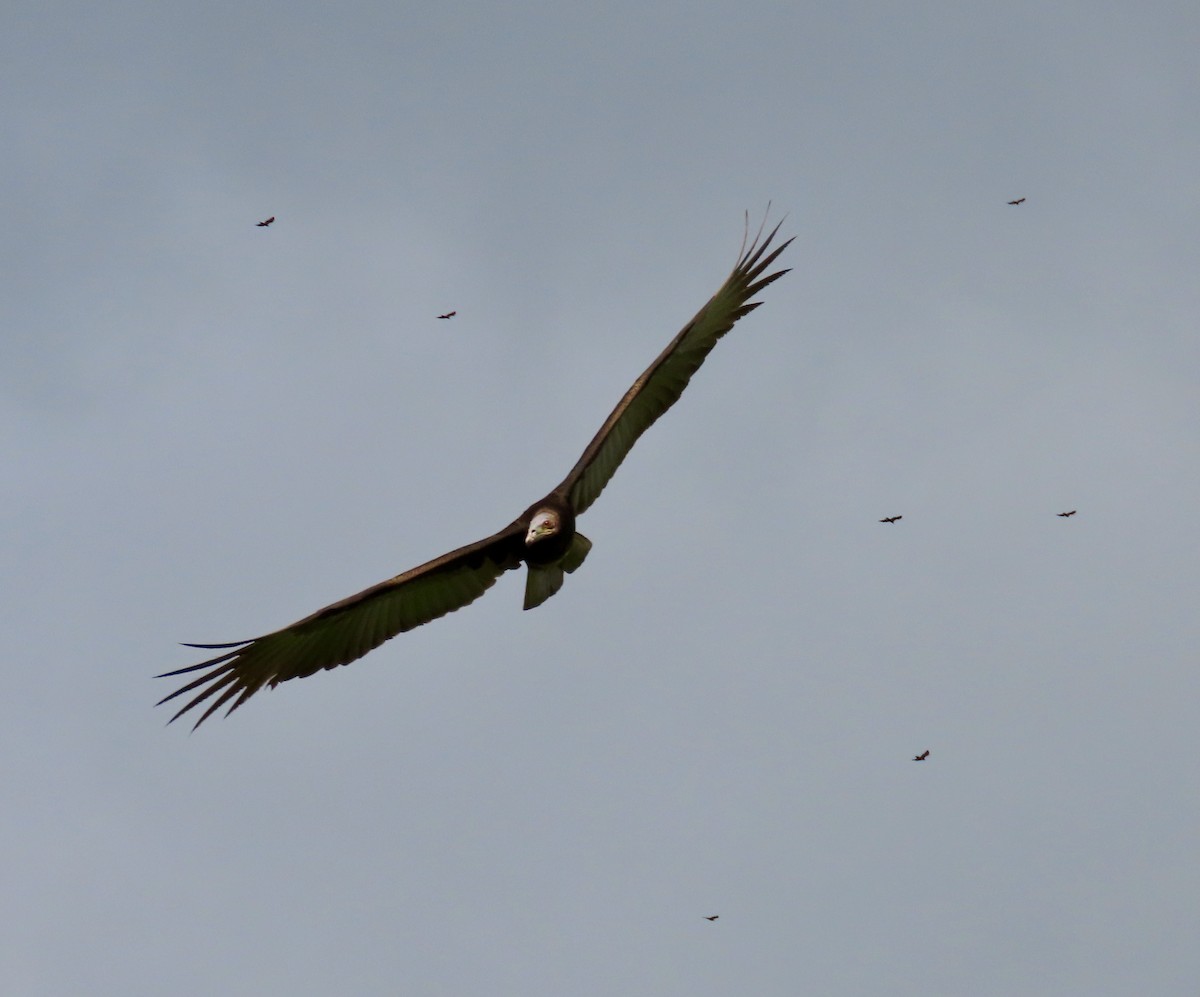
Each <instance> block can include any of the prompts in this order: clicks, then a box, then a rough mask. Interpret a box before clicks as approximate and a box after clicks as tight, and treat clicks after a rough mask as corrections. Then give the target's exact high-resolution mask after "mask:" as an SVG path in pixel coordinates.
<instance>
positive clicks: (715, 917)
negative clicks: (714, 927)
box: [704, 914, 721, 921]
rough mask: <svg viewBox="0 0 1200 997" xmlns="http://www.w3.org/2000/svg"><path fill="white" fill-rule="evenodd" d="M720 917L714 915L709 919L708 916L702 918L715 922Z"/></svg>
mask: <svg viewBox="0 0 1200 997" xmlns="http://www.w3.org/2000/svg"><path fill="white" fill-rule="evenodd" d="M720 916H721V915H720V914H714V915H713V916H712V917H709V916H708V915H705V917H704V920H706V921H715V920H716V919H717V918H718V917H720Z"/></svg>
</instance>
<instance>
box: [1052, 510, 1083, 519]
mask: <svg viewBox="0 0 1200 997" xmlns="http://www.w3.org/2000/svg"><path fill="white" fill-rule="evenodd" d="M1078 511H1079V510H1078V509H1072V510H1071V511H1070V512H1060V513H1057V514H1056V515H1059V516H1062V518H1063V519H1066V518H1067V517H1068V516H1074V515H1075V513H1077V512H1078Z"/></svg>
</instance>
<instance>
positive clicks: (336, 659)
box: [158, 225, 791, 729]
mask: <svg viewBox="0 0 1200 997" xmlns="http://www.w3.org/2000/svg"><path fill="white" fill-rule="evenodd" d="M778 230H779V226H778V225H776V226H775V228H774V229H772V230H771V232H770V233H769V234H768V235H767V237H766V238H765V239H763V238H762V230H761V229H760V230H759V233H758V235H757V236H756V237H755V239H754V241H753V242H752V243H751V244H750V246H749V248H746V247H745V243H743V252H742V253H741V256H740V258H739V260H738V263H737V266H735V267H734V270H733V272H732V273H731V274H730V275H729V277H728V278H727V279H726V281H725V283H724V284H722V285H721V288H720V289H719V290H718V291H717V293H716V294H715V295H713V297H712V298H711V299H710V300H709V302H708V303H707V304H706V305H705V306H704V307H703V308H701V309H700V311H699V312H697V313H696V315H695V317H693V318H692V320H691V321H690V322H688V323H687V325H685V326H684V327H683V329H682V330H681V331H680V332H679V334H678V335H677V336H676V337H675V338H674V339H673V340H671V342H670V344H669V345H668V346H667V348H666V349H665V350H664V351H663V352H662V353H661V354H660V355H659V356H658V358H657V359H656V360H655V361H654V363H652V364H651V365H650V366H649V367H648V368H647V369H646V370H645V372H643V374H642V375H641V377H639V378H638V379H637V380H636V381H635V382H634V384H633V387H632V388H630V389H629V391H628V392H626V394H625V397H624V398H622V399H621V401H620V402H619V403H618V404H617V407H616V408H615V409H613V411H612V413H611V414H610V415H609V417H608V418H607V419H606V420H605V421H604V424H603V425H602V426H601V427H600V431H599V432H598V433H597V434H596V436H595V437H594V438H593V439H592V441H591V443H589V444H588V446H587V448H586V449H585V450H584V452H583V456H581V457H580V458H579V460H578V462H577V463H576V464H575V466H574V467H573V468H572V469H571V472H570V474H568V475H567V477H566V478H565V479H563V481H562V483H561V484H560V485H559V486H558V487H557V488H555V489H554V491H552V492H551V493H550V494H549V495H547V496H546V497H545V498H543V499H541V500H540V501H539V502H535V503H534V504H533V505H531V506H530V507H529V508H528V509H527V510H526V511H525V512H524V513H522V515H521V516H520V517H518V518H517V519H515V520H513V522H512V523H510V524H509V525H508V526H506V527H505V528H504V529H502V530H500V531H499V532H498V533H494V534H492V536H490V537H487V538H486V539H484V540H480V541H478V542H476V543H473V544H469V545H467V546H466V547H460V548H459V549H458V550H454V551H451V552H450V553H448V554H443V555H442V556H441V557H437V558H434V559H433V560H432V561H428V562H426V563H425V564H422V565H419V566H418V567H415V568H412V569H410V570H409V571H406V572H404V573H403V574H400V575H397V576H396V577H395V578H391V579H388V580H387V581H385V582H381V583H379V584H378V585H374V586H372V587H371V588H368V589H365V590H363V591H362V592H359V593H358V594H357V595H352V596H350V597H349V598H347V599H342V600H341V601H340V602H335V603H333V604H332V605H329V606H326V607H325V608H324V609H320V610H318V611H317V612H315V613H313V614H312V615H311V616H307V617H305V618H304V619H302V620H299V621H297V622H296V623H293V624H291V625H290V626H287V627H284V628H283V629H281V630H276V631H274V632H273V633H269V634H264V635H263V636H261V637H255V638H252V639H250V640H245V641H234V642H232V643H228V644H189V645H186V646H188V647H200V648H205V649H208V650H218V651H221V652H223V653H221V654H219V655H217V656H216V657H212V658H209V659H208V660H206V661H201V662H200V663H199V664H195V665H189V666H187V667H186V668H178V669H175V670H174V671H170V672H165V673H164V674H163V675H160V676H158V677H159V678H165V677H168V676H175V675H190V674H191V673H193V672H201V674H200V675H198V676H197V677H196V678H193V679H192V680H191V681H189V682H188V683H187V684H186V685H184V686H182V687H181V688H179V689H176V690H175V691H174V692H173V693H171V694H170V695H169V696H165V697H164V698H163V699H161V700H159V705H161V704H162V703H166V702H169V701H170V700H173V699H175V698H176V697H177V696H184V695H186V694H188V693H195V695H194V696H192V697H191V698H190V699H188V700H187V702H186V703H185V704H184V705H183V706H182V707H181V708H180V709H179V710H178V712H176V713H175V715H174V716H173V717H172V718H171V721H169V722H174V721H175V720H177V719H178V718H179V717H181V716H182V715H183V714H184V713H187V712H188V711H189V710H191V709H193V708H196V707H199V706H201V705H202V704H206V703H207V705H206V706H205V708H204V712H203V713H201V715H200V718H199V719H198V720H197V721H196V723H195V727H199V726H200V724H202V723H203V722H204V721H205V720H206V719H208V717H209V716H211V715H212V714H213V713H214V712H215V711H217V710H218V709H220V708H221V707H222V706H225V705H226V704H228V707H229V708H228V710H227V711H226V716H228V715H229V714H230V713H232V712H233V711H234V710H236V709H237V708H238V707H239V706H241V705H242V703H244V702H245V701H246V700H247V699H249V698H250V696H252V695H254V693H255V692H257V691H258V690H259V689H261V688H263V686H271V687H274V686H276V685H278V684H279V683H280V682H286V681H288V680H289V679H295V678H303V677H305V676H308V675H313V674H315V673H316V672H318V671H321V670H322V669H329V668H336V667H338V666H339V665H345V664H349V663H350V662H352V661H355V660H356V659H358V658H361V657H362V656H363V655H364V654H366V653H367V652H369V651H371V650H373V649H374V648H376V647H378V646H379V645H380V644H382V643H383V642H384V641H386V640H388V639H390V638H392V637H395V636H396V635H397V634H400V633H404V632H405V631H407V630H411V629H413V628H414V627H418V626H420V625H421V624H423V623H428V622H430V621H431V620H435V619H437V618H438V617H439V616H445V615H446V614H447V613H451V612H453V611H454V610H456V609H461V608H462V607H463V606H466V605H468V604H469V603H471V602H474V601H475V600H476V599H478V598H479V597H480V596H481V595H483V594H484V592H486V591H487V590H488V589H489V588H491V587H492V585H493V584H495V582H496V579H498V578H499V577H500V576H501V575H502V574H504V572H506V571H510V570H511V569H513V568H517V567H519V566H520V565H521V564H522V563H525V564H526V566H527V567H528V569H529V575H528V581H527V585H526V594H525V608H527V609H529V608H533V607H534V606H537V605H539V604H540V603H541V602H544V601H545V600H546V599H548V598H550V596H552V595H553V594H554V593H555V592H556V591H558V587H559V586H560V585H561V584H562V581H563V573H564V572H566V573H570V572H572V571H574V570H575V569H576V568H578V567H579V566H580V565H581V564H582V563H583V559H584V558H585V557H586V556H587V553H588V551H589V550H590V549H591V541H589V540H588V539H587V538H586V537H584V536H583V534H581V533H576V532H575V516H576V515H577V514H579V513H582V512H583V511H584V510H586V509H587V508H588V507H589V506H590V505H591V504H592V503H593V502H594V501H595V500H596V498H597V496H598V495H599V494H600V492H601V491H602V490H603V488H604V486H605V485H606V484H607V483H608V481H609V479H611V478H612V476H613V474H614V472H615V471H616V469H617V468H618V467H619V466H620V464H621V462H622V461H623V460H624V459H625V456H626V455H627V454H628V453H629V451H630V449H631V448H632V447H633V445H634V443H636V442H637V440H638V438H639V437H640V436H641V435H642V433H644V432H645V431H646V430H647V429H648V428H649V427H650V426H651V425H652V424H653V423H654V421H655V420H656V419H658V418H659V416H661V415H662V414H663V413H664V412H666V410H667V409H669V408H670V407H671V406H672V405H673V404H674V403H675V401H676V400H677V399H678V398H679V396H680V394H682V392H683V389H684V388H685V387H686V386H687V383H688V381H689V380H690V379H691V376H692V375H693V374H694V373H695V371H696V369H697V368H698V367H699V366H700V365H701V363H703V362H704V358H705V357H706V356H707V355H708V353H709V352H710V351H711V350H712V348H713V346H714V345H716V342H717V340H718V339H720V338H721V337H722V336H723V335H725V333H727V332H728V331H729V330H730V329H731V328H732V327H733V324H734V323H735V322H736V321H737V320H738V319H739V318H741V317H742V316H743V315H745V314H747V313H748V312H750V311H752V310H753V309H755V308H757V307H758V303H757V302H750V301H749V299H750V298H751V297H753V296H754V295H755V294H756V293H757V292H759V291H761V290H762V289H763V288H764V287H766V286H767V285H769V284H770V283H772V282H773V281H775V280H778V279H779V278H780V277H782V276H783V275H784V274H785V273H787V272H788V271H787V270H778V271H776V272H774V273H772V274H769V275H767V276H763V274H764V271H765V270H766V269H767V267H769V266H770V265H771V264H772V263H773V262H774V261H775V259H776V257H778V256H779V254H780V253H782V252H783V250H784V249H786V248H787V246H788V245H789V243H790V242H791V240H790V239H789V240H787V242H784V243H782V244H781V245H779V246H777V247H776V248H775V249H773V250H772V251H770V252H768V248H769V247H770V245H771V242H772V240H773V239H774V238H775V234H776V233H777V232H778ZM760 240H761V242H760ZM450 314H453V313H450ZM545 520H549V521H550V522H551V525H550V526H547V527H545V528H544V529H543V527H542V526H539V525H538V524H539V523H543V521H545ZM543 525H545V524H544V523H543ZM210 700H211V701H210ZM193 729H194V728H193Z"/></svg>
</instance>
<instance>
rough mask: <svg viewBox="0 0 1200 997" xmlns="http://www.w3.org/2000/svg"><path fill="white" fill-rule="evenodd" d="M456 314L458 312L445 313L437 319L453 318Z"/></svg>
mask: <svg viewBox="0 0 1200 997" xmlns="http://www.w3.org/2000/svg"><path fill="white" fill-rule="evenodd" d="M457 314H458V312H446V314H445V315H439V316H438V318H454V316H455V315H457Z"/></svg>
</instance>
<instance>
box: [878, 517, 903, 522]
mask: <svg viewBox="0 0 1200 997" xmlns="http://www.w3.org/2000/svg"><path fill="white" fill-rule="evenodd" d="M903 518H904V517H903V516H884V517H883V519H881V520H880V522H881V523H895V522H898V521H899V520H901V519H903Z"/></svg>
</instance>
